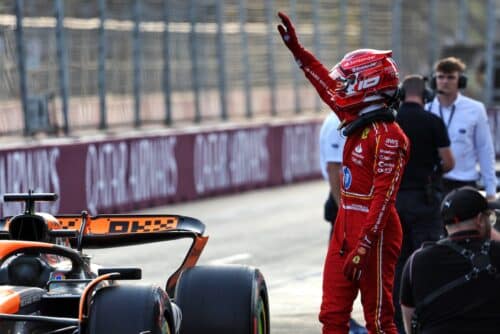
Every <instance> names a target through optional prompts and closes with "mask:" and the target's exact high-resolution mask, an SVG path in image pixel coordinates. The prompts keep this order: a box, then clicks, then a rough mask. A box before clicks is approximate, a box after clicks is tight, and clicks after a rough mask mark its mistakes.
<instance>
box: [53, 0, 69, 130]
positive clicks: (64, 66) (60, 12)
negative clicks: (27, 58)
mask: <svg viewBox="0 0 500 334" xmlns="http://www.w3.org/2000/svg"><path fill="white" fill-rule="evenodd" d="M55 16H56V41H57V58H58V61H59V86H60V89H61V101H62V109H63V117H64V125H63V130H64V133H65V134H68V133H69V116H68V83H69V79H68V57H67V52H66V40H65V36H64V25H63V20H64V1H63V0H56V1H55Z"/></svg>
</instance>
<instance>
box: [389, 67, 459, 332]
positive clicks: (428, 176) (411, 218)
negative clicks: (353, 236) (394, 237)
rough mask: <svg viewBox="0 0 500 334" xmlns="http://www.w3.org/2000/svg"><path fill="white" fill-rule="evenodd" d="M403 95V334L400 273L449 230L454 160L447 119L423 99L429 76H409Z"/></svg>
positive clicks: (400, 211)
mask: <svg viewBox="0 0 500 334" xmlns="http://www.w3.org/2000/svg"><path fill="white" fill-rule="evenodd" d="M401 91H402V99H403V103H402V104H401V106H400V108H399V110H398V115H397V117H396V121H397V122H398V124H399V125H400V126H401V128H402V129H403V131H404V132H405V134H406V135H407V136H408V139H409V140H410V143H411V156H410V160H409V161H408V165H407V166H406V169H405V172H404V175H403V180H402V181H401V186H400V187H399V192H398V195H397V197H396V209H397V210H398V214H399V219H401V226H402V227H403V245H402V247H401V254H400V256H399V260H398V263H397V265H396V275H395V278H394V296H393V299H394V306H395V310H396V317H395V322H396V326H397V327H398V331H399V333H404V327H403V321H402V318H401V308H400V307H399V286H400V284H399V283H400V278H401V273H402V272H403V267H404V265H405V263H406V260H408V257H409V256H410V255H411V254H412V253H413V252H414V251H415V250H417V249H418V248H419V247H420V245H421V244H422V242H424V241H437V240H439V239H440V237H441V236H442V235H443V232H444V226H443V223H442V220H441V215H440V212H439V205H440V203H441V200H442V189H441V175H442V173H443V172H448V171H450V170H451V169H452V168H453V166H454V164H455V161H454V159H453V155H452V153H451V149H450V139H449V138H448V132H447V131H446V127H445V126H444V123H443V121H442V120H441V119H440V118H439V117H437V116H436V115H434V114H432V113H429V112H426V111H425V110H424V100H427V99H429V98H430V96H431V94H432V92H431V91H430V90H429V89H428V88H427V87H426V86H425V80H424V78H423V77H422V76H420V75H410V76H407V77H406V78H405V79H404V80H403V85H402V88H401Z"/></svg>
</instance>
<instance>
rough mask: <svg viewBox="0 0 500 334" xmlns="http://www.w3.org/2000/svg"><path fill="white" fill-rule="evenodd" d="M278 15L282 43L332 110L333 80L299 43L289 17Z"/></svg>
mask: <svg viewBox="0 0 500 334" xmlns="http://www.w3.org/2000/svg"><path fill="white" fill-rule="evenodd" d="M278 17H279V18H280V19H281V22H282V24H279V25H278V31H279V33H280V35H281V38H282V40H283V43H284V44H285V45H286V47H287V48H288V49H289V50H290V52H291V53H292V55H293V56H294V58H295V61H296V62H297V64H298V65H299V67H300V68H301V69H302V71H304V73H305V76H306V78H307V79H308V80H309V81H310V82H311V84H312V85H313V86H314V88H316V91H317V92H318V94H319V96H320V97H321V99H322V100H323V101H324V102H325V103H326V104H327V105H328V106H330V108H332V110H334V109H333V105H334V104H335V102H334V100H333V96H334V94H333V90H334V89H335V87H336V82H335V80H333V79H332V78H330V75H329V74H330V73H329V71H328V69H327V68H326V67H325V66H324V65H323V64H321V63H320V62H319V60H318V59H317V58H316V57H315V56H314V55H313V54H312V53H311V52H309V51H308V50H307V49H305V48H304V47H303V46H302V45H301V44H300V42H299V39H298V38H297V33H296V32H295V27H294V26H293V24H292V22H291V20H290V18H289V17H288V16H287V15H286V14H284V13H282V12H279V13H278ZM334 111H335V110H334ZM337 116H339V118H340V120H341V121H342V120H343V117H342V115H340V114H338V113H337Z"/></svg>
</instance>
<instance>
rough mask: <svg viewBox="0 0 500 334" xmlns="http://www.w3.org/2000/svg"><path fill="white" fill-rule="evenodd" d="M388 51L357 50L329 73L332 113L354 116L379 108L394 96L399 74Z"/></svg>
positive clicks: (347, 55) (346, 56) (350, 53)
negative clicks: (332, 82) (351, 114)
mask: <svg viewBox="0 0 500 334" xmlns="http://www.w3.org/2000/svg"><path fill="white" fill-rule="evenodd" d="M391 56H392V51H390V50H389V51H383V50H372V49H360V50H355V51H352V52H349V53H348V54H346V55H345V56H344V58H343V59H342V60H341V61H340V62H339V63H338V64H337V65H335V66H334V67H333V68H332V70H331V71H330V77H331V78H332V79H334V80H335V81H336V86H335V88H334V89H333V90H334V95H333V100H334V102H335V107H334V109H336V111H339V112H350V113H355V114H357V113H358V112H359V111H360V110H361V109H363V108H364V107H367V106H369V105H372V104H382V103H385V102H386V101H388V100H390V99H391V97H392V96H394V94H395V93H396V90H397V88H398V84H399V74H398V68H397V66H396V63H395V62H394V60H393V59H392V58H391Z"/></svg>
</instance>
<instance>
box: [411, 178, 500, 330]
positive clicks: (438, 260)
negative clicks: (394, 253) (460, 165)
mask: <svg viewBox="0 0 500 334" xmlns="http://www.w3.org/2000/svg"><path fill="white" fill-rule="evenodd" d="M441 208H442V209H441V213H442V216H443V220H444V223H445V225H446V229H447V230H448V238H446V239H442V240H440V241H438V242H437V243H434V244H431V245H425V246H423V247H422V248H421V249H419V250H418V251H416V252H415V253H414V254H413V255H412V256H411V257H410V258H409V260H408V262H407V263H406V266H405V268H404V271H403V278H402V282H401V308H402V311H403V319H404V324H405V328H406V331H407V333H422V334H435V333H436V334H437V333H440V334H441V333H454V334H457V333H458V334H460V333H482V334H483V333H492V334H493V333H498V332H499V329H500V317H499V316H498V310H499V309H500V275H499V272H500V271H499V270H500V242H498V241H493V240H491V239H493V238H495V239H496V240H498V239H497V238H498V233H496V232H495V233H492V232H494V230H492V229H491V225H490V221H491V218H495V219H496V215H495V214H494V212H493V211H492V209H498V208H499V206H498V203H497V202H489V203H488V202H487V200H486V198H484V197H483V195H481V193H479V192H478V191H477V190H476V189H474V188H472V187H462V188H459V189H455V190H452V191H451V192H450V193H449V194H448V195H447V196H446V197H445V199H444V201H443V203H442V206H441ZM412 327H414V329H413V331H412ZM417 328H419V331H417Z"/></svg>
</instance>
